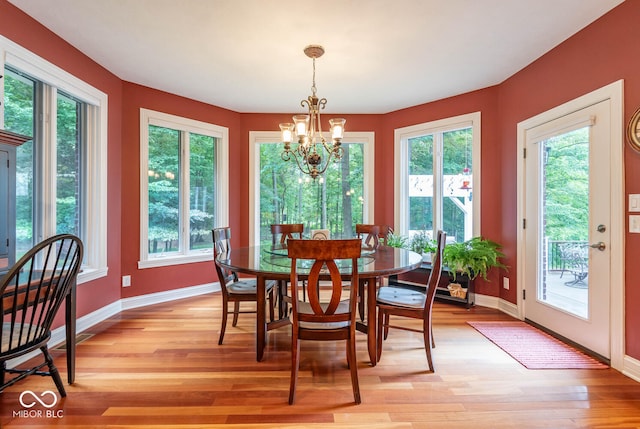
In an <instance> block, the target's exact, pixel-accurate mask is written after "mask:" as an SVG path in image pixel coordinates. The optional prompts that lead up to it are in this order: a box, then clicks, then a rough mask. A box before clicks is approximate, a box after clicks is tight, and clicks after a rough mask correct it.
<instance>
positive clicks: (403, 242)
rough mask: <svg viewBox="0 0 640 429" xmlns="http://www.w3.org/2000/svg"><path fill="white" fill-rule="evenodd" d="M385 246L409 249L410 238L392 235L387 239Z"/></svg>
mask: <svg viewBox="0 0 640 429" xmlns="http://www.w3.org/2000/svg"><path fill="white" fill-rule="evenodd" d="M384 244H385V245H386V246H389V247H398V248H401V249H408V248H409V238H408V237H407V236H405V235H397V234H393V233H391V234H388V235H387V238H386V240H385V242H384Z"/></svg>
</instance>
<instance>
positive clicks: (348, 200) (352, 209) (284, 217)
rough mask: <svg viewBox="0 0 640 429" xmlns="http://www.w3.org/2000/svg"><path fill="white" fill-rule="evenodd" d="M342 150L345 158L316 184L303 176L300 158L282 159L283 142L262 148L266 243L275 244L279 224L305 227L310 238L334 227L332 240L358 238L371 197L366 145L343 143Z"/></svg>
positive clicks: (262, 232) (262, 237) (262, 235)
mask: <svg viewBox="0 0 640 429" xmlns="http://www.w3.org/2000/svg"><path fill="white" fill-rule="evenodd" d="M342 147H343V149H344V154H343V157H342V159H341V160H339V161H338V162H333V161H332V162H331V163H330V164H329V167H328V168H327V171H326V172H325V173H324V174H323V175H322V176H321V178H318V179H316V180H315V181H313V180H312V179H310V177H309V176H308V175H305V174H302V173H301V172H300V170H299V168H298V166H297V164H296V162H295V160H293V159H291V160H289V161H286V162H285V161H283V160H282V158H281V154H282V150H283V145H282V144H275V143H263V144H261V145H260V241H261V242H262V243H270V242H271V231H270V225H271V224H274V223H303V224H304V225H305V234H308V233H309V232H310V231H311V230H312V229H329V230H330V233H331V237H332V238H342V237H353V236H354V235H355V233H354V226H355V224H356V223H362V219H363V214H362V208H363V202H364V198H365V196H364V167H365V166H364V152H363V145H362V144H357V143H343V144H342ZM322 155H323V157H324V156H326V154H325V153H322ZM367 168H373V167H372V166H367Z"/></svg>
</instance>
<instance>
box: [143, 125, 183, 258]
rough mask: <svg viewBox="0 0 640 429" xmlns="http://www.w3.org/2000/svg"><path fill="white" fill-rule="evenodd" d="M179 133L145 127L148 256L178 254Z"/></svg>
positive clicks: (151, 126)
mask: <svg viewBox="0 0 640 429" xmlns="http://www.w3.org/2000/svg"><path fill="white" fill-rule="evenodd" d="M179 165H180V133H179V132H178V131H176V130H172V129H168V128H163V127H157V126H154V125H150V126H149V171H148V175H149V182H148V186H149V243H148V245H149V254H160V253H166V252H177V251H178V250H179V241H178V240H179V234H178V232H179V225H180V210H179V207H180V205H179V203H180V199H179V179H180V174H179V168H178V167H179Z"/></svg>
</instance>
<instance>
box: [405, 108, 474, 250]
mask: <svg viewBox="0 0 640 429" xmlns="http://www.w3.org/2000/svg"><path fill="white" fill-rule="evenodd" d="M395 158H396V175H395V177H396V184H395V185H396V195H398V196H399V204H398V205H397V206H396V213H395V217H396V222H397V223H398V225H396V226H397V231H396V232H397V233H399V234H405V235H409V236H412V235H413V234H415V233H417V232H418V231H427V233H428V234H431V236H432V237H435V232H436V231H437V230H439V229H442V230H443V231H445V232H446V233H447V239H448V240H452V241H458V242H460V241H465V240H468V239H470V238H472V237H473V236H475V235H479V233H480V230H479V225H480V204H479V201H480V198H479V197H480V195H479V191H480V182H479V181H480V113H472V114H468V115H462V116H458V117H454V118H449V119H443V120H439V121H435V122H429V123H424V124H419V125H414V126H411V127H406V128H400V129H397V130H396V132H395Z"/></svg>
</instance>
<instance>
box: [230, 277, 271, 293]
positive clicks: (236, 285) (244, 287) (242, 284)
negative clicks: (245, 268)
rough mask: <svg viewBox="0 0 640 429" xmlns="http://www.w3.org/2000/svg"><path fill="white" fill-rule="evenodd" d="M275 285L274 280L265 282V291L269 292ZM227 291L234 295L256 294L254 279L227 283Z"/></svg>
mask: <svg viewBox="0 0 640 429" xmlns="http://www.w3.org/2000/svg"><path fill="white" fill-rule="evenodd" d="M275 285H276V282H275V280H267V281H266V288H267V291H269V290H271V288H273V287H274V286H275ZM227 290H228V291H229V292H230V293H235V294H242V293H246V294H252V293H256V279H239V280H238V281H237V282H233V283H229V284H228V285H227Z"/></svg>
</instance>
